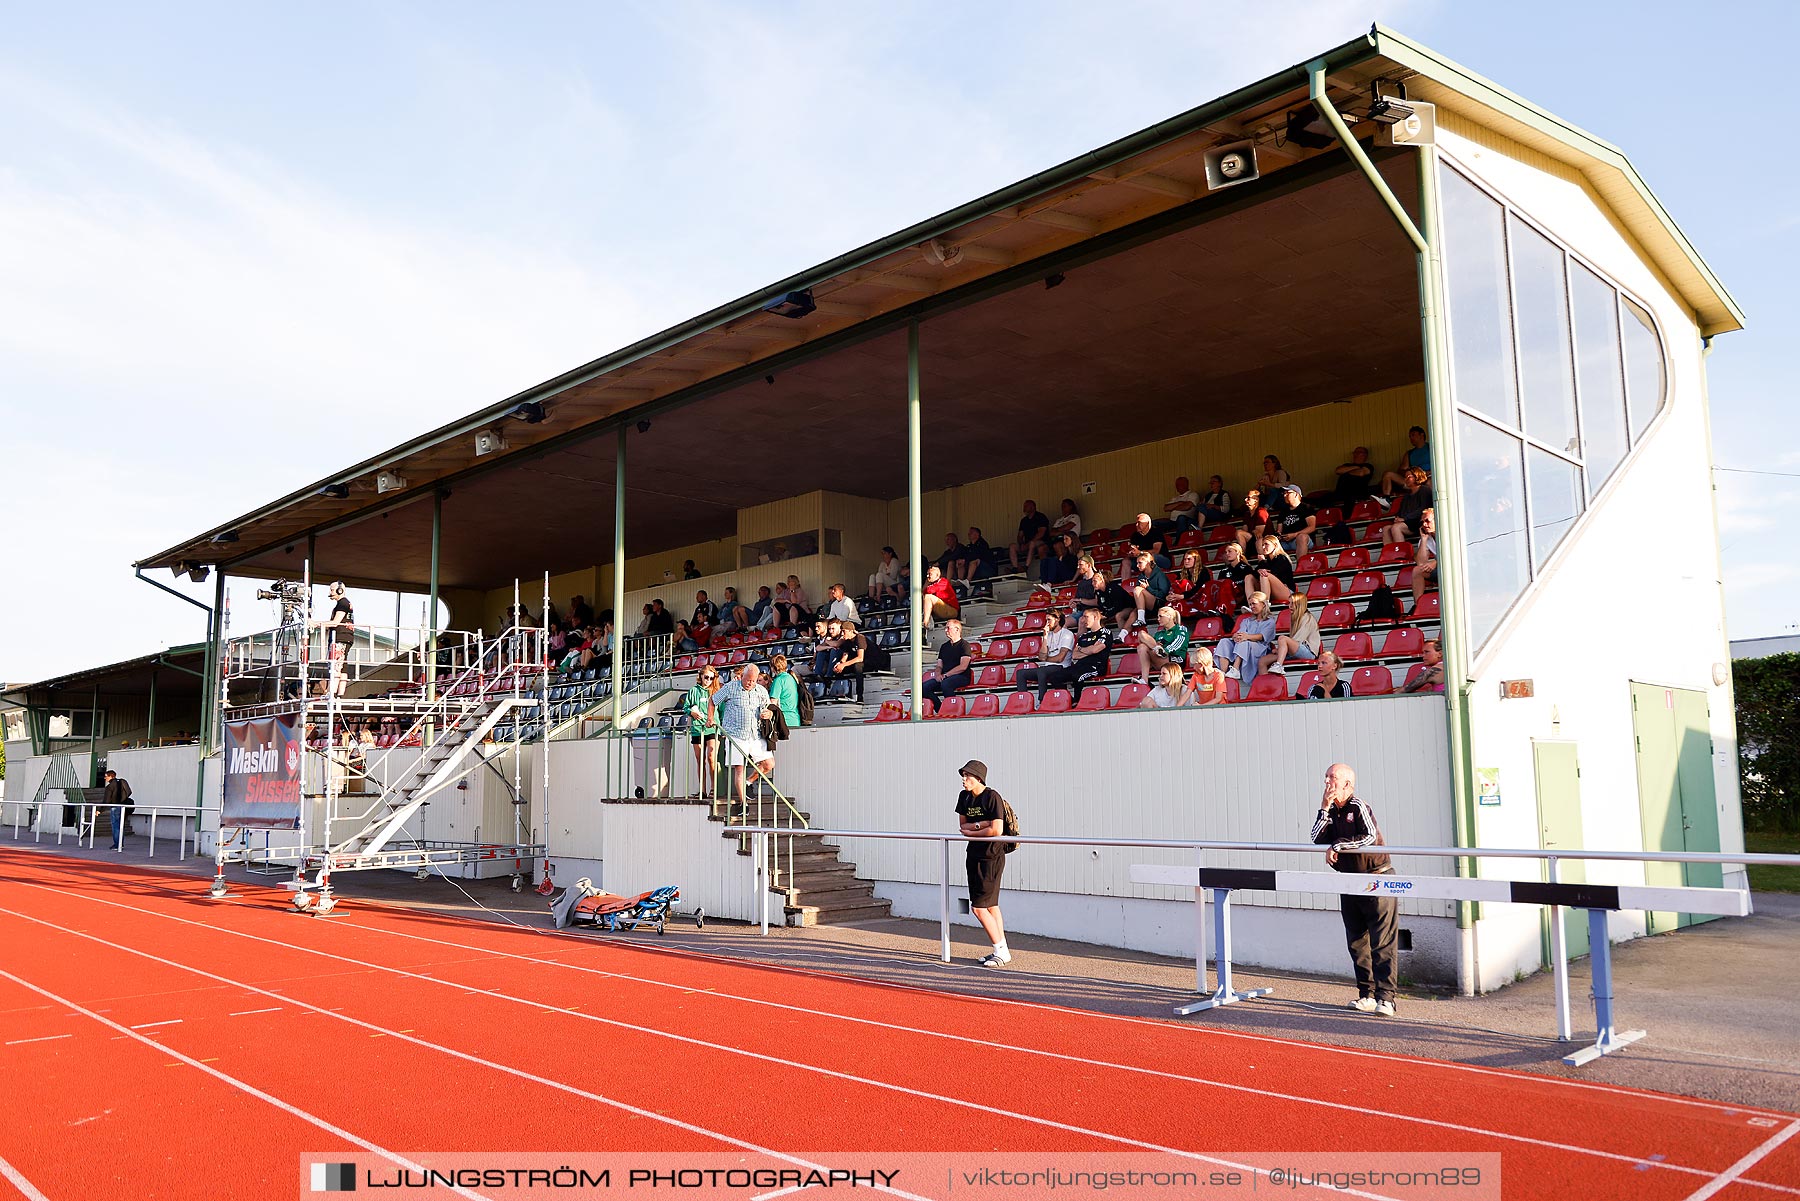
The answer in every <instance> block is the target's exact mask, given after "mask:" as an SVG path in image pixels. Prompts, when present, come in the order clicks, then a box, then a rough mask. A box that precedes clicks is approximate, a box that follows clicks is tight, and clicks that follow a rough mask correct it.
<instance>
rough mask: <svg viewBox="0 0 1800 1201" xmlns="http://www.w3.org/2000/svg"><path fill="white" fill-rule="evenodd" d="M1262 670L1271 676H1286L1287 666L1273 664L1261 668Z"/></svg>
mask: <svg viewBox="0 0 1800 1201" xmlns="http://www.w3.org/2000/svg"><path fill="white" fill-rule="evenodd" d="M1263 670H1264V671H1266V672H1269V673H1270V674H1271V675H1277V676H1285V675H1286V674H1287V664H1285V663H1274V664H1271V665H1270V666H1268V667H1265V668H1263Z"/></svg>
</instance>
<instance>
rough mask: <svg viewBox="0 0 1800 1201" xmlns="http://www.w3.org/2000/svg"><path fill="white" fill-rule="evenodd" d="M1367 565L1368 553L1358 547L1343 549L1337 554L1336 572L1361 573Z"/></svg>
mask: <svg viewBox="0 0 1800 1201" xmlns="http://www.w3.org/2000/svg"><path fill="white" fill-rule="evenodd" d="M1368 565H1369V552H1368V551H1366V550H1364V549H1363V548H1362V547H1360V546H1350V547H1345V548H1344V549H1343V550H1341V551H1339V552H1338V557H1337V568H1336V570H1338V571H1361V570H1362V569H1363V568H1365V567H1367V566H1368Z"/></svg>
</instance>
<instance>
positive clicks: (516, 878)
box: [512, 872, 525, 892]
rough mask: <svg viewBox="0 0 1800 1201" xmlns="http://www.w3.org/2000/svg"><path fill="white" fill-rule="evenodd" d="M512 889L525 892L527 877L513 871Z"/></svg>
mask: <svg viewBox="0 0 1800 1201" xmlns="http://www.w3.org/2000/svg"><path fill="white" fill-rule="evenodd" d="M512 890H513V891H514V892H524V891H525V877H524V876H521V875H520V874H519V873H518V872H514V873H513V876H512Z"/></svg>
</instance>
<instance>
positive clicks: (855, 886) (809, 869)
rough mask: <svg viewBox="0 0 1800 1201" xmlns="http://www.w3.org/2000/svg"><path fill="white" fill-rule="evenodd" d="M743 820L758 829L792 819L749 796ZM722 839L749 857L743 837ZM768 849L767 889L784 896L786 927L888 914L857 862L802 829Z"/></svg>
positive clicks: (719, 816)
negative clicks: (770, 859)
mask: <svg viewBox="0 0 1800 1201" xmlns="http://www.w3.org/2000/svg"><path fill="white" fill-rule="evenodd" d="M733 804H735V802H733ZM727 812H728V810H727V809H726V807H725V806H724V805H721V806H720V809H719V812H717V813H715V814H713V815H712V819H711V820H713V821H715V822H718V823H720V824H721V825H723V824H724V823H725V821H726V815H727ZM801 817H802V818H804V819H805V820H807V821H811V820H812V815H811V814H810V813H807V812H805V811H804V810H802V811H801ZM747 820H748V823H749V824H751V825H758V826H774V825H784V824H786V823H788V822H791V821H792V820H793V812H792V811H791V810H789V809H788V808H787V807H786V806H784V805H782V804H781V802H780V801H777V800H776V799H775V798H774V797H772V796H767V795H763V796H755V795H753V796H752V797H751V798H750V804H749V813H748V815H747ZM721 837H724V838H729V839H732V840H733V841H735V842H736V843H737V844H738V848H737V853H738V854H740V855H743V856H745V857H748V856H750V855H751V854H752V851H751V839H750V838H749V837H748V836H747V835H737V834H722V835H721ZM790 842H791V843H792V856H791V863H792V867H791V869H790V866H789V864H790V855H789V844H790ZM770 846H771V855H772V856H773V857H774V862H772V863H771V864H770V872H769V891H770V892H772V893H775V894H777V895H779V896H780V897H781V898H782V902H783V912H784V913H785V915H786V918H787V924H788V925H790V926H818V925H840V924H844V923H849V922H861V921H868V920H870V919H873V918H881V917H889V916H891V914H890V912H889V908H888V902H887V901H884V900H882V899H880V898H878V897H877V896H876V895H875V886H874V885H873V884H871V883H869V882H868V881H867V880H859V879H857V878H856V864H854V863H852V862H850V861H849V860H847V859H845V858H844V857H843V855H842V854H841V852H840V850H839V848H837V847H834V846H828V845H826V843H825V841H824V839H822V838H820V837H819V836H818V835H817V834H807V833H805V832H804V831H802V832H800V833H796V834H792V835H780V836H777V837H774V838H771V840H770ZM790 873H791V874H790Z"/></svg>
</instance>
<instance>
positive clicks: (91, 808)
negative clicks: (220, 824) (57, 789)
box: [0, 801, 221, 859]
mask: <svg viewBox="0 0 1800 1201" xmlns="http://www.w3.org/2000/svg"><path fill="white" fill-rule="evenodd" d="M5 805H11V806H12V807H13V820H12V823H11V825H12V836H13V841H14V842H17V841H18V840H19V828H20V826H21V825H23V824H29V825H30V826H31V827H32V839H31V840H32V841H33V842H36V843H41V842H43V841H44V832H43V830H41V829H39V828H38V826H39V822H40V820H41V816H42V814H41V810H43V809H44V808H46V807H48V806H49V805H50V802H49V801H0V806H5ZM64 806H65V807H67V806H74V807H75V808H78V809H81V810H84V811H85V814H86V816H85V819H82V818H78V819H77V824H76V826H75V845H76V846H80V845H81V838H82V835H83V834H86V835H87V840H88V842H87V845H88V849H89V850H90V851H91V850H96V849H97V848H98V840H99V837H100V814H99V811H100V810H101V809H129V810H131V812H132V813H133V814H143V813H148V814H149V815H150V852H149V856H148V857H149V858H151V859H154V858H156V822H157V819H158V818H159V817H166V816H175V817H177V818H181V819H183V820H182V822H181V834H180V839H179V841H180V844H181V845H180V848H179V850H178V851H177V852H176V855H175V857H176V858H177V859H185V858H187V821H186V820H185V819H186V818H188V817H190V816H191V817H193V818H194V820H195V822H196V825H195V827H194V854H196V855H198V854H199V853H200V835H201V834H202V833H203V832H204V831H202V830H201V829H200V827H199V825H198V824H197V823H198V822H199V821H200V818H201V815H202V814H206V813H221V810H218V809H206V808H198V809H197V808H195V807H194V806H193V805H142V804H139V803H138V802H136V801H124V802H119V801H110V802H109V801H66V802H64ZM21 809H29V810H31V815H30V817H29V818H28V819H27V823H22V822H20V821H19V811H20V810H21ZM65 828H66V827H64V826H63V825H62V824H61V823H58V825H57V827H56V844H57V845H58V846H61V845H62V841H63V830H64V829H65ZM114 850H115V851H116V852H117V853H120V854H123V853H124V850H125V848H124V845H123V843H122V841H121V845H120V846H118V847H115V848H114Z"/></svg>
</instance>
